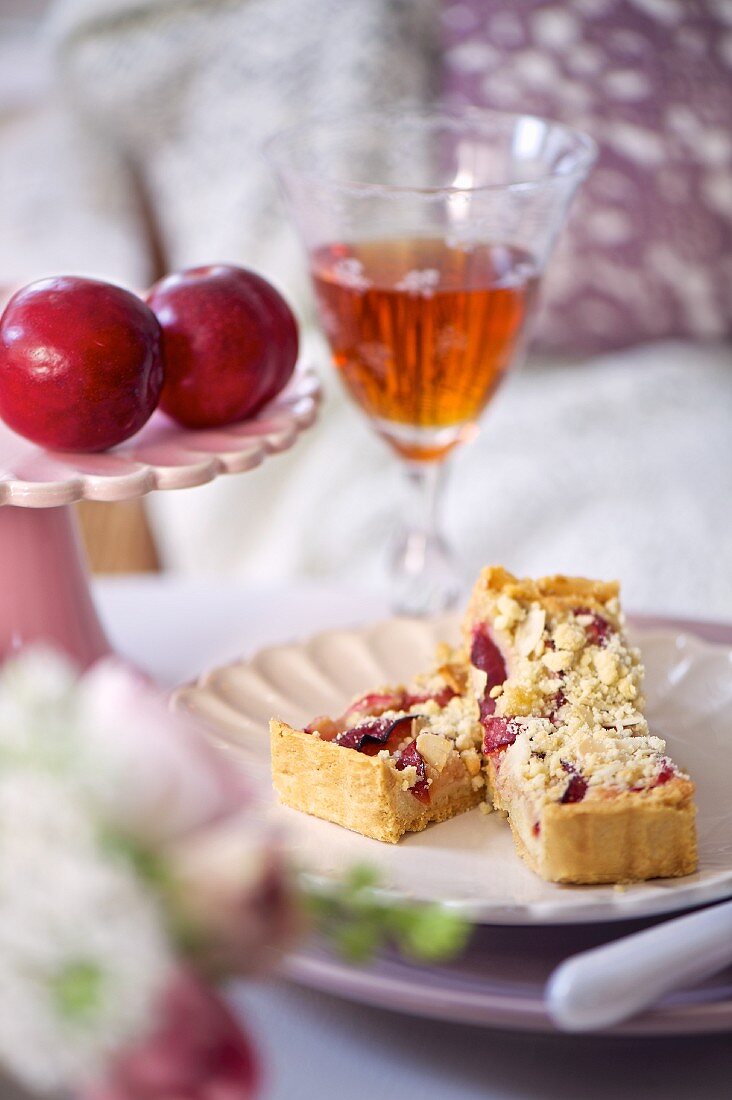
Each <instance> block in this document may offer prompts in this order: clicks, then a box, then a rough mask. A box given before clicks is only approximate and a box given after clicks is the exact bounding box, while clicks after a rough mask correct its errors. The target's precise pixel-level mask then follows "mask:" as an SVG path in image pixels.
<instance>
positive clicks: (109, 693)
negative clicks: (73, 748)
mask: <svg viewBox="0 0 732 1100" xmlns="http://www.w3.org/2000/svg"><path fill="white" fill-rule="evenodd" d="M80 687H81V719H82V722H83V726H84V741H85V744H86V746H87V749H88V751H89V752H90V753H92V754H94V755H95V756H96V757H98V759H99V761H100V763H101V765H102V767H101V768H95V769H94V770H93V775H94V780H95V782H96V784H97V787H96V789H93V790H92V792H91V793H92V794H93V795H95V796H96V797H97V798H98V799H99V800H100V801H101V802H102V803H103V809H104V812H105V814H106V816H107V817H108V818H111V819H112V820H113V821H114V822H115V824H117V825H118V826H119V827H121V828H122V829H124V830H125V831H127V832H130V833H132V834H134V835H137V836H139V837H140V838H141V839H144V840H147V841H152V842H160V841H169V840H172V839H174V838H176V837H179V836H181V835H184V834H187V833H191V832H194V831H196V830H198V829H200V828H202V827H204V826H207V825H210V824H212V823H213V822H215V821H218V820H221V819H222V818H225V817H227V816H228V815H229V814H231V813H234V812H236V811H237V810H240V809H241V808H242V807H244V806H246V805H248V804H249V803H251V801H252V795H251V791H250V788H249V785H248V784H247V783H246V782H245V780H244V778H243V775H242V771H241V769H240V768H239V767H237V765H236V762H235V761H234V759H233V758H231V757H225V756H224V755H223V753H222V752H220V751H219V750H218V749H216V748H215V747H214V746H213V745H212V744H211V743H210V742H209V741H208V740H207V739H206V737H205V736H204V735H203V733H202V732H201V730H200V729H199V728H198V727H197V726H195V725H194V723H193V722H190V721H187V720H186V719H184V718H183V717H181V716H180V715H178V714H174V713H173V712H172V711H171V710H169V709H168V707H167V706H166V704H165V701H164V699H163V698H162V697H161V696H160V694H159V693H158V692H157V691H156V690H155V689H154V688H153V687H152V686H151V685H150V683H149V682H148V681H147V680H145V679H144V678H143V677H142V676H141V675H140V674H139V673H136V672H134V671H133V670H131V669H130V668H129V667H127V666H125V665H123V664H122V663H121V662H119V661H116V660H114V659H111V660H105V661H100V662H98V663H97V664H96V665H95V666H94V667H93V668H92V669H91V670H90V671H89V672H87V673H86V674H85V676H84V677H83V678H82V680H81V682H80Z"/></svg>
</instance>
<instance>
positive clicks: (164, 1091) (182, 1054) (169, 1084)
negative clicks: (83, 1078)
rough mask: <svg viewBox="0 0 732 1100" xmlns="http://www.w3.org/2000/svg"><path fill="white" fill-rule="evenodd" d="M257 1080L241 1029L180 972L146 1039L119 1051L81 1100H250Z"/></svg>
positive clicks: (195, 982) (200, 986) (202, 988)
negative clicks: (112, 1062) (104, 1074)
mask: <svg viewBox="0 0 732 1100" xmlns="http://www.w3.org/2000/svg"><path fill="white" fill-rule="evenodd" d="M259 1081H260V1071H259V1066H258V1063H257V1060H256V1057H255V1055H254V1053H253V1049H252V1044H251V1042H250V1040H249V1037H248V1036H247V1034H246V1033H245V1032H244V1030H243V1029H242V1025H241V1024H240V1023H239V1022H238V1021H237V1019H236V1018H235V1017H234V1015H233V1013H232V1012H231V1011H230V1009H229V1008H228V1007H227V1006H226V1004H225V1003H224V1002H223V1001H222V1000H221V998H220V997H218V996H216V994H214V993H212V992H211V990H209V989H208V988H207V987H206V986H205V985H204V984H203V983H202V982H201V981H200V980H199V979H198V978H197V977H196V976H195V975H194V974H192V972H190V971H188V970H181V971H179V972H178V973H177V975H176V976H175V978H174V979H173V981H172V982H171V984H170V985H169V987H168V988H167V990H166V991H165V993H164V995H163V998H162V1003H161V1005H160V1013H159V1017H158V1023H157V1025H156V1027H155V1028H154V1030H153V1032H152V1033H151V1035H150V1036H149V1037H148V1038H147V1039H146V1040H144V1041H143V1042H141V1043H139V1044H138V1045H137V1046H135V1047H133V1048H131V1049H130V1050H128V1051H125V1052H123V1053H122V1054H121V1055H120V1057H119V1058H118V1059H117V1060H116V1062H115V1063H114V1065H113V1066H112V1067H111V1068H110V1070H109V1073H108V1075H107V1078H106V1079H105V1080H104V1081H103V1082H100V1083H99V1084H96V1085H92V1086H89V1087H87V1088H86V1089H85V1090H84V1091H83V1092H82V1093H81V1098H80V1100H251V1098H253V1097H254V1096H255V1095H256V1093H257V1092H258V1085H259Z"/></svg>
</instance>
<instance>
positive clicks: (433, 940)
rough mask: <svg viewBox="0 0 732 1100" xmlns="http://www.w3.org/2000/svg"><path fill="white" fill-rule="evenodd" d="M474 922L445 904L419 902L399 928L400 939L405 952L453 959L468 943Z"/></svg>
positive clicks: (416, 956) (434, 959) (428, 957)
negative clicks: (420, 903)
mask: <svg viewBox="0 0 732 1100" xmlns="http://www.w3.org/2000/svg"><path fill="white" fill-rule="evenodd" d="M470 933H471V926H470V925H469V924H468V922H467V921H465V920H464V919H463V918H462V917H460V916H458V915H457V913H454V912H452V910H450V909H447V908H445V906H442V905H425V906H419V907H417V908H415V909H413V910H412V912H411V914H410V919H409V921H407V922H406V924H405V926H403V927H402V928H401V930H400V935H399V943H400V946H401V948H402V949H403V950H404V951H405V953H406V954H409V955H413V956H414V957H415V958H418V959H425V960H426V961H429V962H437V961H439V960H440V959H450V958H453V957H454V956H455V955H459V954H460V952H461V951H462V950H463V949H464V948H465V947H466V945H467V942H468V939H469V938H470Z"/></svg>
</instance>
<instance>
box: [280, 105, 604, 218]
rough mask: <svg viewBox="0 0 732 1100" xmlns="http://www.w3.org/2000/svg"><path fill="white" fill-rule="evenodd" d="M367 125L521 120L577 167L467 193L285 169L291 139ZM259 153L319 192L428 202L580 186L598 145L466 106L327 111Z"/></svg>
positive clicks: (553, 123) (517, 115)
mask: <svg viewBox="0 0 732 1100" xmlns="http://www.w3.org/2000/svg"><path fill="white" fill-rule="evenodd" d="M368 120H371V121H372V122H374V123H380V124H382V125H383V124H384V123H385V122H393V123H397V122H409V121H420V120H421V121H424V122H432V123H434V124H435V127H437V126H440V125H445V126H449V125H450V124H453V125H454V124H460V123H463V124H465V125H466V126H467V125H470V123H471V122H474V123H479V122H481V121H483V122H513V123H514V124H515V123H517V122H519V121H520V120H526V121H529V122H538V123H541V125H542V126H544V127H547V128H550V129H554V130H560V131H562V132H563V133H564V134H565V135H566V136H567V137H568V138H570V139H571V140H572V141H573V142H574V144H575V147H576V148H575V156H576V163H575V164H574V165H573V166H572V167H570V168H563V169H562V168H560V169H557V170H554V171H547V172H546V173H545V174H543V175H541V176H540V177H539V178H538V179H531V180H521V179H517V180H514V181H509V182H507V183H481V184H476V185H475V186H471V187H461V186H459V185H456V184H447V185H442V186H434V187H413V186H409V185H403V184H391V183H376V182H374V183H369V182H367V181H365V180H352V179H334V178H332V177H328V176H323V175H322V174H321V173H318V172H316V171H314V170H313V171H308V170H303V169H300V168H293V169H291V170H290V169H288V165H287V163H286V156H285V155H284V150H285V148H286V147H287V145H288V142H290V141H291V140H292V139H293V138H296V137H298V136H299V135H302V134H303V132H304V131H305V130H307V129H311V130H312V129H315V128H317V127H323V126H328V125H338V124H347V123H354V124H359V123H361V124H365V123H366V122H367V121H368ZM262 151H263V153H264V155H265V157H266V159H267V160H268V162H269V164H270V165H271V166H272V167H273V168H274V169H275V171H277V172H278V173H279V174H280V175H282V176H286V175H288V173H289V171H291V172H292V174H293V175H295V176H297V177H299V178H300V179H307V180H312V181H313V182H315V183H317V184H318V185H319V186H321V187H325V188H331V189H333V190H337V191H351V192H353V193H354V194H369V195H379V194H383V195H395V196H398V195H422V196H430V197H437V198H440V197H443V196H449V195H471V194H479V193H482V192H507V191H517V190H518V191H523V190H531V189H535V188H539V187H545V186H546V185H547V184H549V183H551V182H552V181H554V180H562V181H568V180H577V181H578V182H579V181H580V180H582V179H583V178H584V177H585V176H586V175H587V173H588V172H589V171H590V169H591V168H592V165H593V164H594V162H595V160H596V159H597V153H598V146H597V142H596V141H595V139H594V138H593V137H591V136H590V135H589V134H588V133H586V132H585V131H584V130H581V129H578V128H577V127H574V126H570V125H568V124H567V123H564V122H560V121H558V120H556V119H552V118H546V117H544V116H542V115H537V114H531V113H530V112H526V111H499V110H492V109H491V108H487V107H485V108H484V107H472V106H466V107H461V108H450V107H439V106H437V107H434V108H425V107H402V108H389V109H387V110H378V109H371V110H363V111H328V112H321V113H317V114H312V115H308V116H307V118H306V119H304V120H303V121H301V122H297V123H293V124H292V125H290V126H285V127H283V128H282V129H280V130H277V131H275V132H274V133H272V134H270V135H269V136H268V137H267V138H266V139H265V140H264V142H263V143H262Z"/></svg>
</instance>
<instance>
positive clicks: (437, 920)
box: [306, 864, 472, 963]
mask: <svg viewBox="0 0 732 1100" xmlns="http://www.w3.org/2000/svg"><path fill="white" fill-rule="evenodd" d="M378 884H379V877H378V874H377V872H376V871H375V869H374V868H373V867H371V866H369V865H368V864H357V865H355V866H353V867H351V868H350V869H349V870H348V871H347V872H346V873H345V874H344V876H343V878H342V879H341V881H340V882H339V883H336V884H335V886H332V887H331V888H330V889H329V890H327V891H326V892H324V891H318V892H310V893H306V900H307V904H308V908H309V911H310V915H311V918H312V920H313V922H314V924H315V927H316V928H317V930H318V931H319V932H320V933H321V934H322V935H323V936H324V937H325V938H326V939H329V940H330V941H331V942H332V943H333V945H334V947H335V949H336V950H337V951H338V952H340V954H342V955H343V956H344V957H345V958H347V959H348V960H349V961H350V962H360V963H363V962H367V961H368V960H369V959H370V958H372V957H373V955H374V954H375V953H376V951H378V950H379V948H381V947H383V946H384V945H385V944H387V943H391V944H393V945H394V946H396V947H397V949H398V950H400V951H402V952H403V953H404V954H405V955H408V956H409V957H411V958H416V959H424V960H426V961H429V962H437V961H439V960H442V959H449V958H452V957H454V956H455V955H457V954H459V953H460V952H461V951H462V950H463V949H464V947H465V945H466V944H467V942H468V939H469V938H470V934H471V931H472V928H471V925H470V924H469V923H468V922H467V921H465V920H463V918H462V917H459V916H458V915H457V914H456V913H454V912H453V911H452V910H450V909H447V908H445V907H444V906H440V905H425V904H420V903H413V904H404V903H394V902H389V901H388V900H384V899H383V898H382V897H381V896H380V895H379V894H378V892H377V889H376V888H377V887H378Z"/></svg>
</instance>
